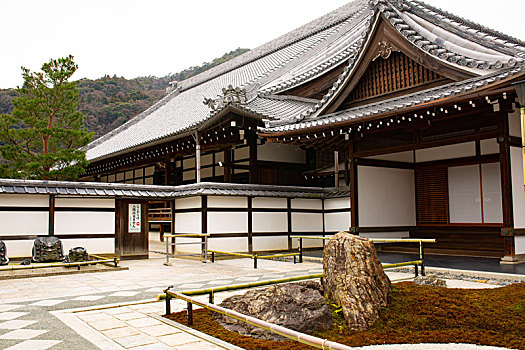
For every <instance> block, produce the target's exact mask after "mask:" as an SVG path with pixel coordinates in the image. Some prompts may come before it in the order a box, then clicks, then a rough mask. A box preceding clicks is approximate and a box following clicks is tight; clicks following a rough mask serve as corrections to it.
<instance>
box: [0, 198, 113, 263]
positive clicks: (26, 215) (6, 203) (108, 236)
mask: <svg viewBox="0 0 525 350" xmlns="http://www.w3.org/2000/svg"><path fill="white" fill-rule="evenodd" d="M49 197H50V196H49V195H28V194H0V220H1V222H2V225H0V240H3V241H4V243H5V244H6V246H7V254H8V256H9V258H18V257H29V256H31V250H32V247H33V241H34V238H35V237H36V236H47V235H48V234H49V232H48V230H49V200H50V199H49ZM54 220H55V226H54V231H55V232H54V235H55V236H56V237H57V238H59V239H60V240H61V241H62V244H63V247H64V254H67V253H68V251H69V249H70V248H73V247H79V246H81V247H85V248H86V249H87V251H88V252H89V253H92V254H111V253H114V252H115V200H114V199H107V198H100V199H99V198H96V199H94V198H82V197H78V198H63V197H56V199H55V219H54ZM93 234H96V235H98V237H93V238H88V237H89V235H93ZM101 236H102V237H101ZM77 237H78V238H77Z"/></svg>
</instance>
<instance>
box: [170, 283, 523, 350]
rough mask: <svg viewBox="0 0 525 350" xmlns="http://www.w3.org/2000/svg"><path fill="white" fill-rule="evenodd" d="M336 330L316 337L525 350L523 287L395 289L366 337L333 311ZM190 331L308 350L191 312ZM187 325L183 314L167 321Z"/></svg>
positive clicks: (245, 344)
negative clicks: (253, 335) (251, 334)
mask: <svg viewBox="0 0 525 350" xmlns="http://www.w3.org/2000/svg"><path fill="white" fill-rule="evenodd" d="M332 311H333V315H334V319H335V320H336V322H335V324H334V326H333V327H332V328H330V329H329V330H327V331H324V332H318V333H314V334H313V335H315V336H318V337H320V338H323V339H324V338H328V339H330V340H332V341H336V342H339V343H343V344H347V345H349V346H365V345H373V344H405V343H406V344H414V343H471V344H480V345H492V346H501V347H507V348H513V349H523V350H525V283H521V284H514V285H510V286H507V287H502V288H497V289H447V288H437V287H428V286H419V285H415V284H413V283H410V282H403V283H398V284H394V285H393V291H392V293H391V295H390V296H389V303H388V306H387V307H385V308H384V309H383V310H382V312H381V317H380V319H379V320H378V321H377V322H376V323H375V324H374V326H373V327H371V328H370V329H369V330H367V331H361V332H353V331H350V330H349V329H348V328H347V327H346V325H345V322H344V319H343V318H342V316H341V313H339V312H336V311H337V310H336V309H333V310H332ZM193 317H194V326H193V327H194V328H195V329H197V330H199V331H201V332H204V333H207V334H210V335H212V336H214V337H217V338H219V339H222V340H224V341H227V342H229V343H232V344H234V345H237V346H240V347H242V348H245V349H254V350H264V349H277V350H281V349H306V348H309V347H307V346H305V345H303V344H300V343H297V342H294V341H282V342H277V341H268V340H261V339H253V338H250V337H246V336H242V335H239V334H237V333H235V332H230V331H228V330H226V329H224V328H223V327H222V326H221V325H219V324H218V323H217V322H215V320H214V319H213V317H212V316H211V315H210V312H209V311H207V310H204V309H199V310H195V311H194V316H193ZM169 318H171V319H173V320H174V321H177V322H180V323H183V324H186V322H187V320H186V313H185V312H179V313H174V314H171V315H169Z"/></svg>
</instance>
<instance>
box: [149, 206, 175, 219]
mask: <svg viewBox="0 0 525 350" xmlns="http://www.w3.org/2000/svg"><path fill="white" fill-rule="evenodd" d="M148 221H149V222H171V208H155V209H149V210H148Z"/></svg>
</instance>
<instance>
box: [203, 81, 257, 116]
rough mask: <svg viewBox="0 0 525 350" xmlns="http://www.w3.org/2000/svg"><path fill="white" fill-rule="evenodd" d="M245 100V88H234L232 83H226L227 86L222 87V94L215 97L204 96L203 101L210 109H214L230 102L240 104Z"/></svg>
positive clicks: (246, 98) (246, 99)
mask: <svg viewBox="0 0 525 350" xmlns="http://www.w3.org/2000/svg"><path fill="white" fill-rule="evenodd" d="M247 101H248V97H247V95H246V89H241V88H240V87H236V88H234V87H233V86H232V85H228V87H227V88H222V96H221V95H217V97H216V98H215V99H213V98H207V97H205V98H204V101H203V103H204V104H205V105H207V106H208V107H209V108H210V109H211V110H212V111H216V110H219V109H221V108H223V107H225V106H227V105H229V104H231V103H239V104H242V103H245V102H247Z"/></svg>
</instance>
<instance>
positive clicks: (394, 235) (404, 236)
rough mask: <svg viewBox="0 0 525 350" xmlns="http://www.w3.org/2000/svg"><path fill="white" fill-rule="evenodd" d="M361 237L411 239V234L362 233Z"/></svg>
mask: <svg viewBox="0 0 525 350" xmlns="http://www.w3.org/2000/svg"><path fill="white" fill-rule="evenodd" d="M359 236H362V237H366V238H409V237H410V232H408V231H404V232H361V233H359Z"/></svg>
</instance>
